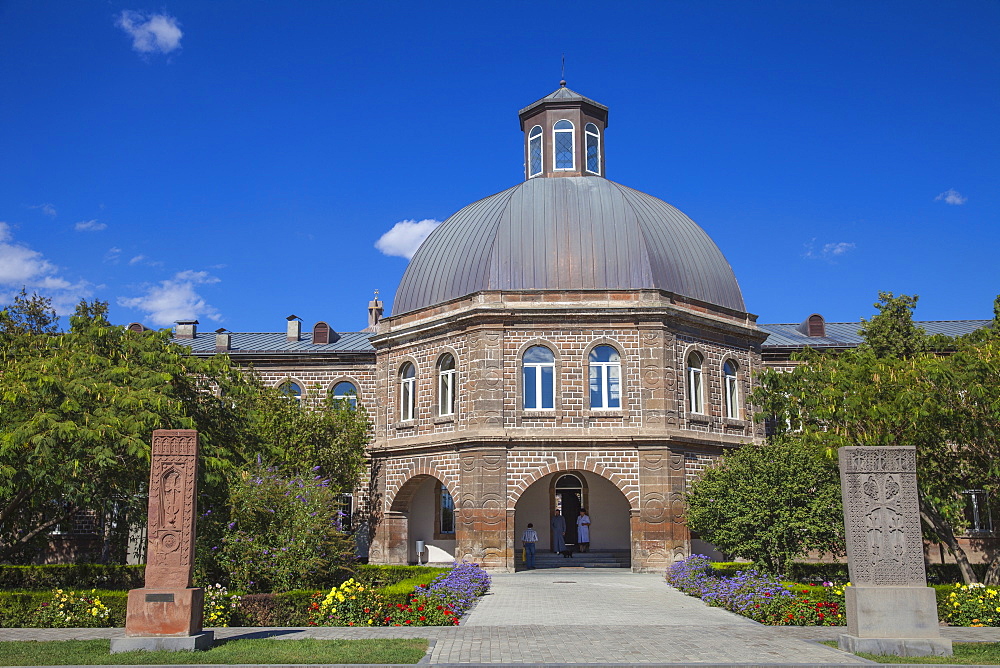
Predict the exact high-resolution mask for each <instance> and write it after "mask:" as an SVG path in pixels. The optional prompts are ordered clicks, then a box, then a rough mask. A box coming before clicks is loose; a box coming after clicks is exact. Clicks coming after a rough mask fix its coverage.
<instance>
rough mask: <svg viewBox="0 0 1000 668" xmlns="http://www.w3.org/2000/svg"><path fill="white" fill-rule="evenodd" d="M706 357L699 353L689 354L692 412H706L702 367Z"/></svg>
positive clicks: (688, 377)
mask: <svg viewBox="0 0 1000 668" xmlns="http://www.w3.org/2000/svg"><path fill="white" fill-rule="evenodd" d="M703 364H704V359H703V358H702V356H701V355H699V354H698V353H691V354H690V355H688V367H687V381H688V388H687V389H688V410H690V411H691V412H692V413H704V412H705V399H704V390H703V388H702V385H701V367H702V365H703Z"/></svg>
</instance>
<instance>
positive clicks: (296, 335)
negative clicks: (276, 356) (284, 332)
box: [287, 314, 302, 341]
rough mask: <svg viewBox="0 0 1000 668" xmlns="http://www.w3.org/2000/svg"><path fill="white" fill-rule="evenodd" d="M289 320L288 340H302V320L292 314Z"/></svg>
mask: <svg viewBox="0 0 1000 668" xmlns="http://www.w3.org/2000/svg"><path fill="white" fill-rule="evenodd" d="M287 320H288V340H289V341H300V340H301V339H302V321H301V320H299V316H297V315H294V314H293V315H290V316H288V318H287Z"/></svg>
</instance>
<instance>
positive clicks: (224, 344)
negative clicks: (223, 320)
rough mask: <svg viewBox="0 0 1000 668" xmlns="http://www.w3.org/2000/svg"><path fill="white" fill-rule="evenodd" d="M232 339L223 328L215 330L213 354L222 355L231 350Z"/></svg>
mask: <svg viewBox="0 0 1000 668" xmlns="http://www.w3.org/2000/svg"><path fill="white" fill-rule="evenodd" d="M232 343H233V337H232V335H231V334H230V333H229V332H227V331H226V328H225V327H220V328H219V329H217V330H215V352H217V353H224V352H226V351H227V350H231V349H232V347H233V346H232Z"/></svg>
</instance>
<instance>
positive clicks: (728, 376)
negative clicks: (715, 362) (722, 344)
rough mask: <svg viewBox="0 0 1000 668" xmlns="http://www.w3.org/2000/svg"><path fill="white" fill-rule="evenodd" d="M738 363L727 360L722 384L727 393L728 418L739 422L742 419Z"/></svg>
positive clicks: (723, 370) (724, 365)
mask: <svg viewBox="0 0 1000 668" xmlns="http://www.w3.org/2000/svg"><path fill="white" fill-rule="evenodd" d="M738 371H739V367H738V366H736V362H734V361H732V360H727V361H726V363H725V364H723V365H722V384H723V387H724V391H725V393H726V417H727V418H732V419H734V420H738V419H739V417H740V385H739V380H738V378H737V376H736V373H737V372H738Z"/></svg>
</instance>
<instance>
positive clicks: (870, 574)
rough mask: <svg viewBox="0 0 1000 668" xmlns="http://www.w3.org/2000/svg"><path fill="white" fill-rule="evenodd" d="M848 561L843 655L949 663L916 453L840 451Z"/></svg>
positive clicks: (901, 450) (882, 449)
mask: <svg viewBox="0 0 1000 668" xmlns="http://www.w3.org/2000/svg"><path fill="white" fill-rule="evenodd" d="M838 454H839V459H840V483H841V494H842V496H843V500H844V528H845V537H846V539H847V559H848V567H849V569H850V573H851V582H852V584H853V586H851V587H848V588H847V589H846V591H845V597H846V608H847V610H846V612H847V633H846V634H843V635H841V636H840V638H839V639H838V642H839V645H840V648H841V649H846V650H848V651H851V652H858V651H862V652H870V653H873V654H898V655H900V656H923V655H928V654H938V655H945V656H948V655H951V652H952V650H951V641H950V640H946V639H944V638H941V637H940V635H941V634H940V631H939V630H938V619H937V603H936V599H935V595H934V590H933V589H930V588H929V587H928V586H927V579H926V572H925V570H924V550H923V538H922V534H921V530H920V499H919V496H918V492H917V452H916V449H915V448H913V447H848V448H841V449H840V451H839V453H838Z"/></svg>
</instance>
